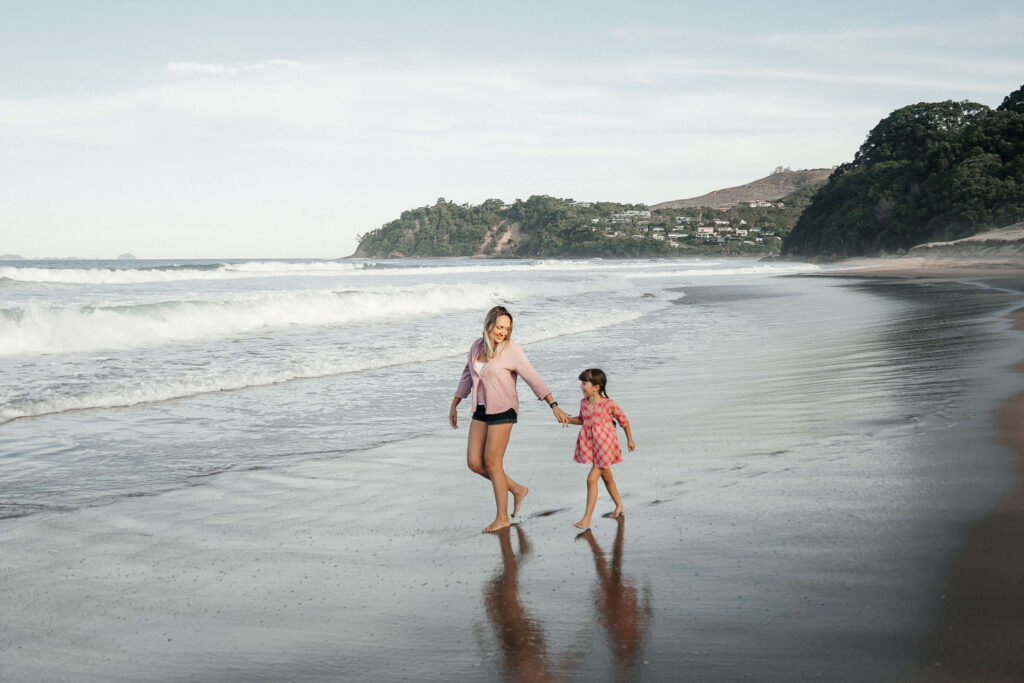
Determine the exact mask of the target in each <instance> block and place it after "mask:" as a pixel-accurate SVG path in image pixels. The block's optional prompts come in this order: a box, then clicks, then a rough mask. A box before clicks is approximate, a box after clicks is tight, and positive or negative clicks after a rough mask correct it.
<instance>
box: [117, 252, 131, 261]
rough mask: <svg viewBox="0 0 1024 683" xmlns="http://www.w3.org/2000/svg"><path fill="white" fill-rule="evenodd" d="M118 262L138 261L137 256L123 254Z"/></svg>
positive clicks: (118, 258)
mask: <svg viewBox="0 0 1024 683" xmlns="http://www.w3.org/2000/svg"><path fill="white" fill-rule="evenodd" d="M117 260H118V261H135V260H136V259H135V254H130V253H126V254H121V255H120V256H118V257H117Z"/></svg>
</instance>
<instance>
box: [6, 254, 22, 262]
mask: <svg viewBox="0 0 1024 683" xmlns="http://www.w3.org/2000/svg"><path fill="white" fill-rule="evenodd" d="M24 260H25V257H24V256H21V255H19V254H0V261H24Z"/></svg>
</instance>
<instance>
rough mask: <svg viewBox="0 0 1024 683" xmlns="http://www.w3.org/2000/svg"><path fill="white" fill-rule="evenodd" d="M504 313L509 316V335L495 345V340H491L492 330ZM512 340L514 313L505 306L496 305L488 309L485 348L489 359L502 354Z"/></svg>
mask: <svg viewBox="0 0 1024 683" xmlns="http://www.w3.org/2000/svg"><path fill="white" fill-rule="evenodd" d="M503 315H504V316H508V336H507V337H505V339H504V340H503V341H502V342H501V343H500V344H498V345H497V346H495V345H494V342H492V341H491V330H492V329H494V326H495V325H497V324H498V318H500V317H501V316H503ZM510 341H512V314H511V313H509V312H508V309H507V308H505V307H504V306H495V307H494V308H492V309H491V310H489V311H487V317H485V318H484V350H485V352H486V354H487V360H488V361H490V360H494V358H495V357H496V356H500V355H501V354H502V352H503V351H504V350H505V349H507V348H508V343H509V342H510Z"/></svg>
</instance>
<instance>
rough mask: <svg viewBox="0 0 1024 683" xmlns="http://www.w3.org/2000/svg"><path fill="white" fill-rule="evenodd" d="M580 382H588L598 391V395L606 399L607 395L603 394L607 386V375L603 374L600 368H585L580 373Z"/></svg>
mask: <svg viewBox="0 0 1024 683" xmlns="http://www.w3.org/2000/svg"><path fill="white" fill-rule="evenodd" d="M580 381H581V382H590V383H591V384H593V385H594V386H595V387H597V388H598V389H599V390H600V392H599V393H600V394H601V395H602V396H604V397H605V398H608V394H607V393H605V387H607V386H608V375H606V374H604V370H602V369H601V368H587V369H586V370H584V371H583V372H581V373H580Z"/></svg>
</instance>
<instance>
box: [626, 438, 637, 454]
mask: <svg viewBox="0 0 1024 683" xmlns="http://www.w3.org/2000/svg"><path fill="white" fill-rule="evenodd" d="M626 445H627V446H629V452H630V453H632V452H633V449H634V448H636V444H635V443H633V439H629V440H628V441H627V442H626Z"/></svg>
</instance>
